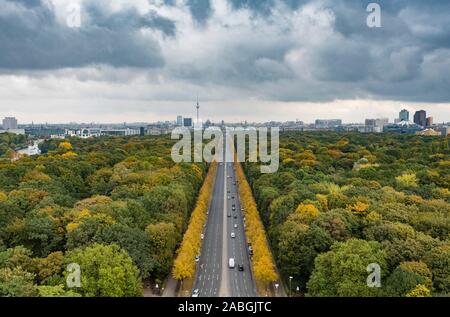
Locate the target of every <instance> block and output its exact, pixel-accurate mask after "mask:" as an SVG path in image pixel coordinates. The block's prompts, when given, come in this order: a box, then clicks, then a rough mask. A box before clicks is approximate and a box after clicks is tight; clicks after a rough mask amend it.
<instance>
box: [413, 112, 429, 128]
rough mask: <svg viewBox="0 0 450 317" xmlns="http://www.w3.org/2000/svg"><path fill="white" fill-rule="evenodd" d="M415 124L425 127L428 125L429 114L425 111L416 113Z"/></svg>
mask: <svg viewBox="0 0 450 317" xmlns="http://www.w3.org/2000/svg"><path fill="white" fill-rule="evenodd" d="M414 123H415V124H418V125H420V126H422V127H425V126H426V125H427V112H426V111H425V110H419V111H416V113H415V114H414Z"/></svg>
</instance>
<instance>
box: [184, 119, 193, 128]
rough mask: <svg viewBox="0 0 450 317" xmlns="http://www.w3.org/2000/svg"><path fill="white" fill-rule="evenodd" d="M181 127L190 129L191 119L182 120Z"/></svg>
mask: <svg viewBox="0 0 450 317" xmlns="http://www.w3.org/2000/svg"><path fill="white" fill-rule="evenodd" d="M183 127H188V128H190V127H192V118H184V119H183Z"/></svg>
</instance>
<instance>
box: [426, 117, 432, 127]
mask: <svg viewBox="0 0 450 317" xmlns="http://www.w3.org/2000/svg"><path fill="white" fill-rule="evenodd" d="M432 125H433V117H428V118H427V127H431V126H432Z"/></svg>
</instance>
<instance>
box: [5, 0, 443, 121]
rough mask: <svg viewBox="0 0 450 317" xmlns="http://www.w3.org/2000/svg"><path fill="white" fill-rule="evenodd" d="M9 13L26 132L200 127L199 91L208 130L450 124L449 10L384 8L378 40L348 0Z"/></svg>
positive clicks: (15, 85) (16, 6)
mask: <svg viewBox="0 0 450 317" xmlns="http://www.w3.org/2000/svg"><path fill="white" fill-rule="evenodd" d="M74 3H75V4H76V3H78V4H80V12H79V14H80V20H81V22H80V25H79V27H78V26H77V27H74V26H73V25H69V24H68V23H67V19H68V12H67V8H68V6H69V5H70V4H74ZM0 5H1V6H2V8H4V10H3V15H2V16H1V17H0V25H1V28H0V36H1V37H2V41H1V42H0V49H1V50H2V52H3V54H2V55H1V56H0V87H1V88H0V115H3V116H9V115H14V116H16V117H18V119H19V120H20V121H22V122H30V123H31V121H35V122H55V123H56V122H69V121H77V122H80V121H87V122H90V121H97V122H100V121H101V122H122V121H124V120H123V119H122V118H126V120H127V121H138V120H140V119H141V118H149V119H146V121H157V120H169V119H170V120H172V116H173V114H186V115H188V114H189V116H190V117H193V118H195V117H196V116H195V112H194V111H192V107H193V105H195V97H196V94H197V93H198V95H199V97H200V99H201V102H202V113H203V114H204V116H203V117H204V118H210V119H211V120H222V119H224V120H226V121H240V120H248V121H253V120H255V121H258V122H264V121H271V120H275V121H284V120H289V119H293V118H297V117H298V118H299V119H300V120H303V121H305V122H312V121H313V120H314V119H315V118H325V119H326V118H329V119H331V118H336V117H338V118H342V119H343V120H344V121H345V122H363V121H364V119H365V118H367V117H380V116H388V117H390V118H391V119H392V118H394V117H395V116H396V113H397V112H398V109H399V108H402V107H405V106H409V107H411V108H412V109H411V110H418V109H420V108H427V109H428V112H429V113H433V116H434V119H435V122H442V121H447V120H449V118H450V90H449V89H448V82H449V79H450V77H449V76H450V50H449V49H448V43H447V41H446V39H447V38H448V34H449V30H448V27H447V26H448V23H447V22H448V18H447V14H446V12H448V11H449V10H450V3H448V2H446V1H433V2H432V3H429V4H424V3H423V2H422V1H416V0H414V1H403V0H398V1H389V2H386V1H382V2H380V7H381V13H382V27H381V28H370V27H369V26H368V25H367V24H366V19H367V15H368V13H367V11H366V3H358V2H348V1H331V0H321V1H297V0H293V1H279V0H271V1H258V2H249V1H244V0H205V1H201V2H199V1H193V0H186V1H156V0H149V1H147V0H146V1H144V0H142V1H126V0H120V1H115V2H114V4H112V2H110V1H103V0H102V1H92V0H84V1H81V0H59V1H56V0H48V1H42V0H36V1H32V2H27V1H24V0H21V1H10V0H0ZM400 35H401V36H400ZM23 39H29V40H27V41H24V40H23ZM99 43H100V44H99ZM405 43H407V44H406V45H405ZM311 109H313V110H314V111H311Z"/></svg>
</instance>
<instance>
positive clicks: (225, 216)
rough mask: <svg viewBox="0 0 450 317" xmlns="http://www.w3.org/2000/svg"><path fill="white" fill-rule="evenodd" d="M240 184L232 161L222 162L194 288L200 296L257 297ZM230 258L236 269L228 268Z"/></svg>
mask: <svg viewBox="0 0 450 317" xmlns="http://www.w3.org/2000/svg"><path fill="white" fill-rule="evenodd" d="M227 154H228V155H229V154H230V153H228V151H227ZM238 185H239V184H238V183H237V180H236V173H235V170H234V167H233V164H232V163H221V164H219V166H218V169H217V175H216V181H215V184H214V191H213V197H212V200H211V205H210V209H209V212H208V220H207V223H206V226H205V229H204V240H203V246H202V254H201V255H200V260H199V262H198V264H197V265H198V266H197V273H196V277H195V282H194V287H193V289H194V290H196V289H197V290H198V293H199V297H219V296H220V297H254V296H257V291H256V285H255V283H254V280H253V276H252V273H251V268H250V257H249V253H248V245H247V240H246V237H245V228H244V219H243V212H242V211H241V204H240V201H239V195H238V187H237V186H238ZM233 205H234V208H233ZM231 233H234V235H235V238H232V237H231ZM230 258H233V259H234V260H235V267H234V268H229V265H228V263H229V259H230ZM239 265H242V266H243V268H244V270H243V271H241V270H239Z"/></svg>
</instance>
